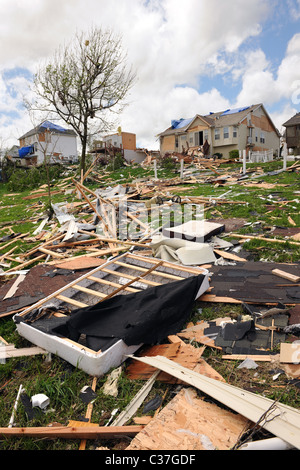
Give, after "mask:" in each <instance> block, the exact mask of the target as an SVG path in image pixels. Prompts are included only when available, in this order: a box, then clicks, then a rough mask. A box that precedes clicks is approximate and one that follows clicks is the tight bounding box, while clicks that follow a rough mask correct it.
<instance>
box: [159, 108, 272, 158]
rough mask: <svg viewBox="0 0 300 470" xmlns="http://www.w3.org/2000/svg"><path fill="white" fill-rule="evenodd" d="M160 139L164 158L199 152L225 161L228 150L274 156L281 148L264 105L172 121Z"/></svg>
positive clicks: (160, 135)
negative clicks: (268, 152) (271, 152)
mask: <svg viewBox="0 0 300 470" xmlns="http://www.w3.org/2000/svg"><path fill="white" fill-rule="evenodd" d="M159 138H160V151H161V153H162V154H163V155H164V154H166V153H172V152H179V153H181V152H182V150H183V149H187V148H188V149H199V148H201V149H202V150H203V153H204V154H205V155H215V154H222V156H223V157H224V158H228V157H229V153H230V151H231V150H246V151H247V152H248V151H249V150H251V151H266V150H273V151H274V153H276V154H277V153H278V150H279V148H280V133H279V131H278V130H277V128H276V126H275V125H274V123H273V122H272V120H271V118H270V116H269V115H268V113H267V111H266V109H265V108H264V106H263V104H257V105H253V106H247V107H244V108H239V109H227V110H225V111H221V112H218V113H210V114H208V115H206V116H201V115H196V116H195V117H193V118H191V119H180V120H178V121H172V122H171V127H169V128H168V129H166V130H165V131H164V132H162V133H161V134H159Z"/></svg>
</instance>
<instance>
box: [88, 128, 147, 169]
mask: <svg viewBox="0 0 300 470" xmlns="http://www.w3.org/2000/svg"><path fill="white" fill-rule="evenodd" d="M90 153H91V154H93V155H94V156H95V157H98V156H101V155H103V156H104V155H110V156H112V155H113V156H115V155H117V154H121V155H122V156H123V157H124V159H125V160H126V161H127V162H135V163H142V162H143V161H144V160H145V158H146V156H147V153H146V152H145V150H144V149H139V148H137V147H136V134H134V133H132V132H123V131H121V130H119V132H116V133H114V134H108V135H105V136H104V137H103V138H102V140H100V141H95V142H94V144H93V148H92V150H91V151H90Z"/></svg>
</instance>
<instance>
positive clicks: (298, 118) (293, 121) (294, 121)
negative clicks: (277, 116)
mask: <svg viewBox="0 0 300 470" xmlns="http://www.w3.org/2000/svg"><path fill="white" fill-rule="evenodd" d="M297 124H300V113H297V114H295V116H293V117H292V118H291V119H289V120H288V121H286V122H285V123H284V124H283V126H284V127H289V126H295V125H297Z"/></svg>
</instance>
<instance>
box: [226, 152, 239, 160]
mask: <svg viewBox="0 0 300 470" xmlns="http://www.w3.org/2000/svg"><path fill="white" fill-rule="evenodd" d="M239 156H240V153H239V151H238V150H230V152H229V158H230V159H232V160H235V159H236V158H239Z"/></svg>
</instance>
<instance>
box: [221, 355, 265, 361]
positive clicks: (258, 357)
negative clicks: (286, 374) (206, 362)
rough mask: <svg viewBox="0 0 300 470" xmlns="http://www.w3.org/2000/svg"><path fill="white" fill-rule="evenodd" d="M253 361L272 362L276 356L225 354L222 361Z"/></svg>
mask: <svg viewBox="0 0 300 470" xmlns="http://www.w3.org/2000/svg"><path fill="white" fill-rule="evenodd" d="M248 358H249V359H252V360H253V361H255V362H258V361H260V362H270V361H271V360H272V359H274V356H272V355H270V354H224V356H222V359H227V360H233V361H244V360H245V359H248Z"/></svg>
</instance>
